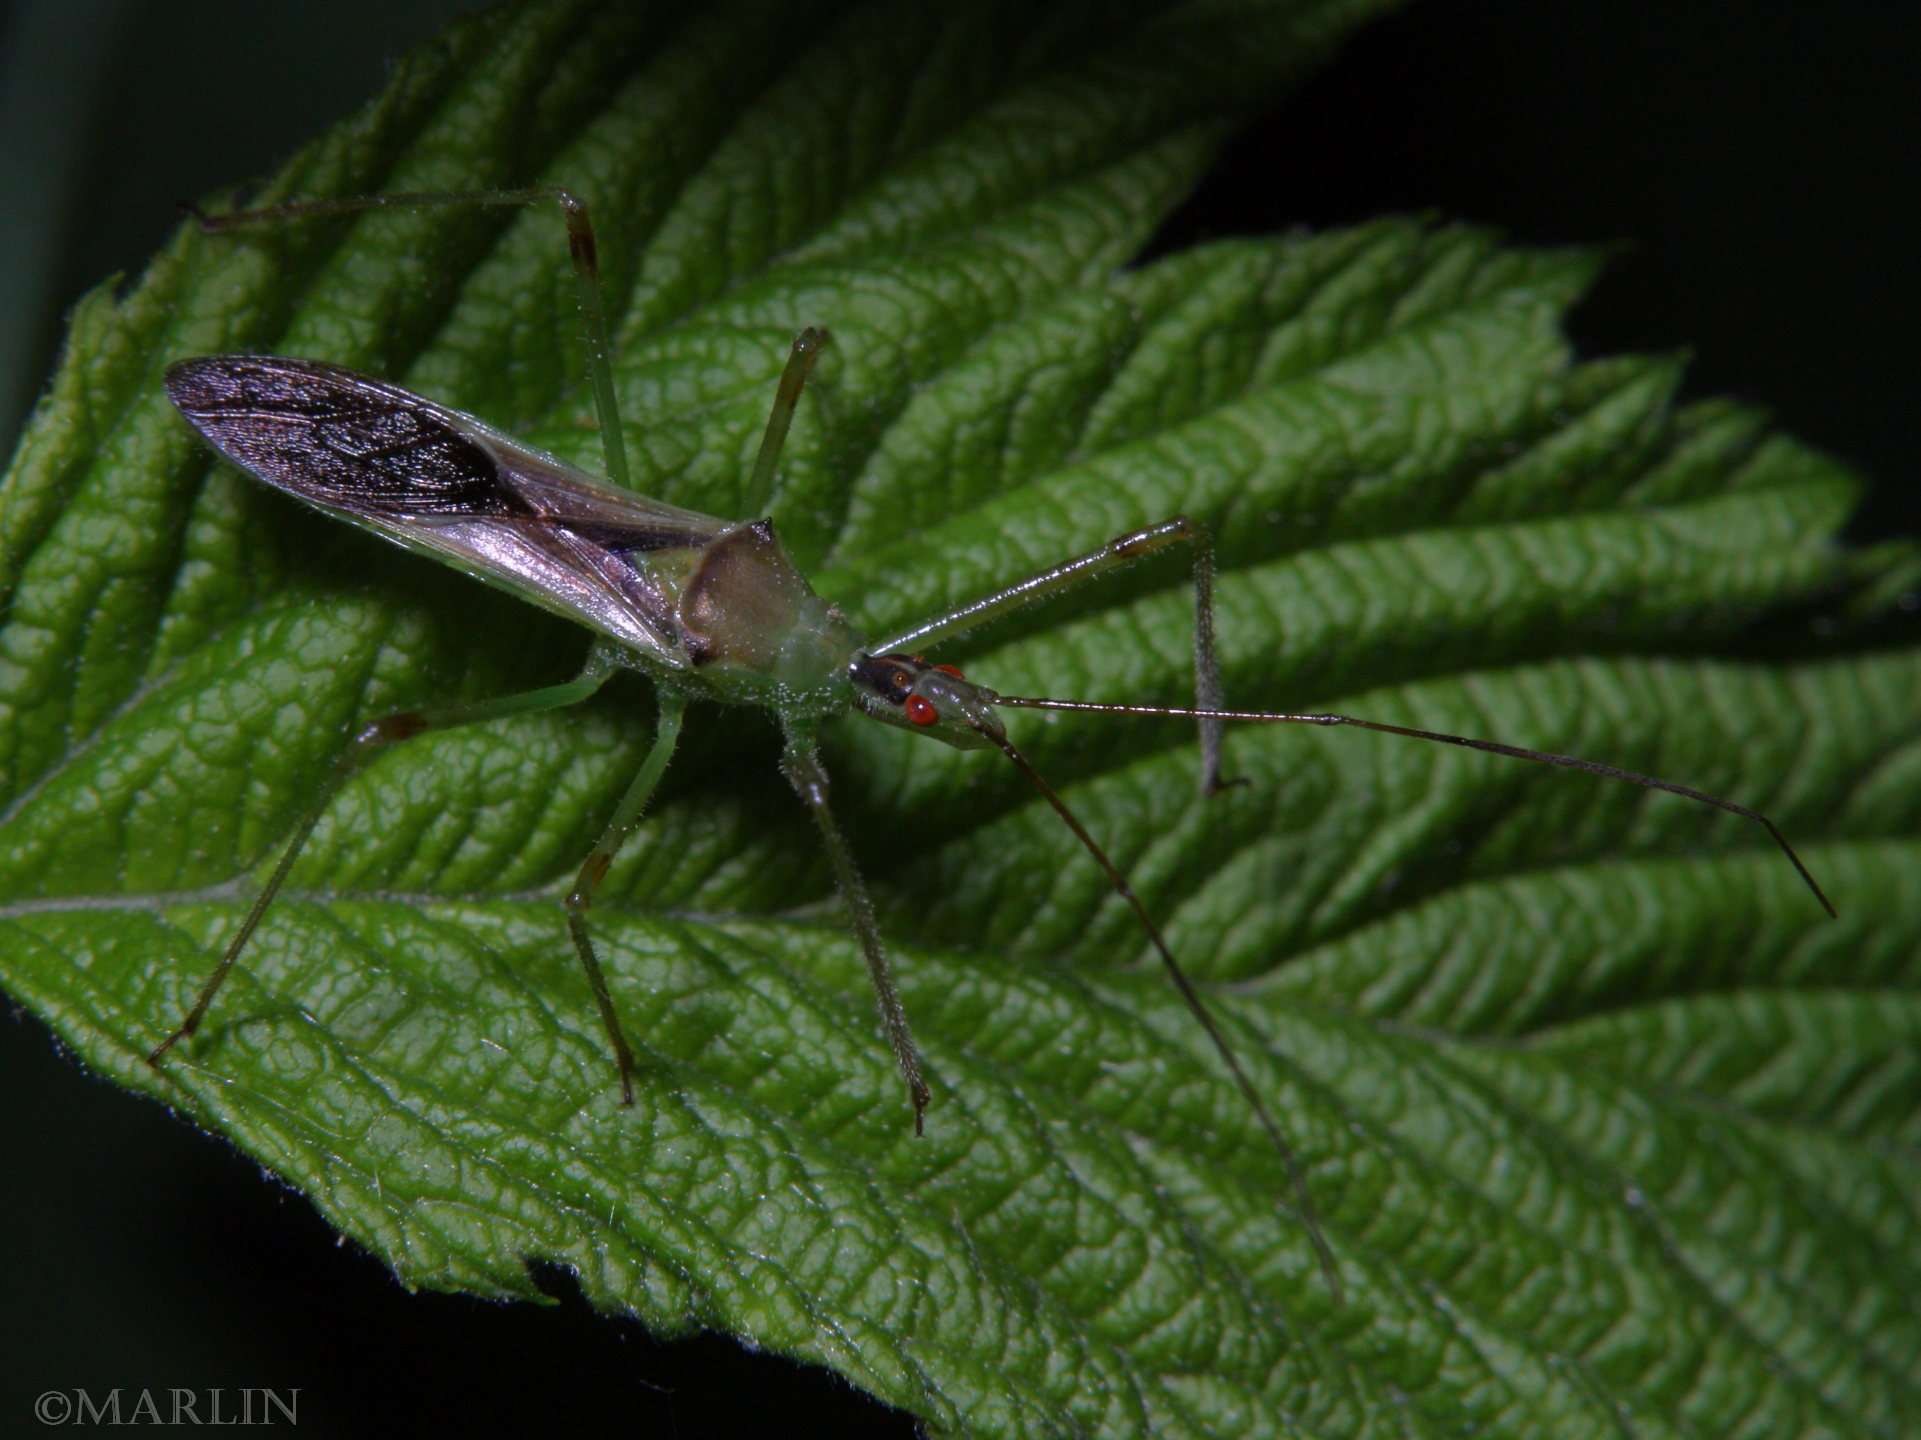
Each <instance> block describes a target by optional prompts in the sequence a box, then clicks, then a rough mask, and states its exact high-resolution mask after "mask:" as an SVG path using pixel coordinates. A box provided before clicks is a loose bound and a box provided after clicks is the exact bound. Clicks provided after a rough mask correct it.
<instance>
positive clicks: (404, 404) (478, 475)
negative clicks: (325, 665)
mask: <svg viewBox="0 0 1921 1440" xmlns="http://www.w3.org/2000/svg"><path fill="white" fill-rule="evenodd" d="M166 386H167V395H168V398H170V399H171V400H172V401H173V403H174V405H175V407H176V408H178V409H179V411H180V413H181V414H182V415H184V416H185V417H186V418H187V420H188V421H189V422H190V423H191V424H192V425H193V427H194V428H195V429H196V430H198V431H199V432H200V433H201V434H202V435H203V436H205V437H206V438H207V440H208V441H209V442H210V443H211V444H212V445H213V446H214V448H215V449H217V450H219V451H220V453H221V454H223V455H225V456H226V457H227V458H228V459H229V460H231V461H233V462H234V463H235V464H236V465H238V466H240V467H241V468H242V469H243V470H246V471H247V472H249V473H250V474H252V475H254V476H256V477H258V478H259V479H261V480H264V481H265V482H266V483H267V484H269V485H272V486H273V487H275V488H276V489H278V490H284V491H286V492H287V493H288V494H289V495H292V496H295V497H296V498H298V499H301V500H304V501H306V502H307V503H308V504H310V505H314V506H317V507H319V508H320V509H322V510H325V511H327V512H328V513H330V514H333V515H337V516H339V517H340V518H342V519H345V520H349V521H352V522H353V523H354V524H357V525H360V526H362V527H364V528H366V529H369V530H372V531H374V532H375V533H377V534H379V535H382V536H384V537H385V538H387V539H389V540H392V541H395V542H396V543H398V544H400V545H404V546H406V547H407V548H408V549H410V550H415V551H419V552H421V553H423V554H427V555H431V556H433V557H434V558H435V559H438V560H441V561H443V562H444V563H447V564H450V565H453V566H455V567H456V568H458V569H461V570H464V571H466V572H467V573H468V574H470V575H474V576H476V577H478V578H480V579H483V580H486V581H489V582H490V583H492V584H495V585H498V586H500V587H502V588H504V589H506V590H509V591H511V592H512V593H514V594H516V595H519V596H520V597H522V598H523V599H526V600H530V601H532V602H533V603H535V604H537V605H540V606H543V607H544V608H546V609H548V610H552V611H554V612H556V613H557V614H561V615H564V616H567V617H568V618H569V619H573V620H578V621H581V622H582V623H584V624H587V625H589V626H592V627H593V628H594V629H596V630H599V631H601V632H603V633H605V634H608V635H611V636H613V637H614V638H615V639H616V640H620V641H623V642H625V643H627V644H629V645H631V646H633V647H635V648H636V649H638V650H641V651H643V652H646V653H648V654H650V655H652V656H654V657H655V658H656V659H658V660H660V661H662V662H665V663H667V664H669V665H676V666H678V665H680V664H683V663H684V657H683V655H682V653H681V650H680V646H679V637H678V632H677V625H676V622H675V619H674V615H675V605H676V602H677V599H678V593H679V586H678V583H677V582H678V576H679V574H680V573H681V571H682V569H683V567H681V566H677V565H674V564H672V563H671V562H672V560H673V559H674V556H675V554H676V552H678V553H679V554H680V555H683V556H684V555H688V554H690V552H696V551H699V550H701V549H704V548H705V547H706V546H707V545H708V544H709V543H710V542H711V541H713V540H714V539H715V538H716V537H717V536H718V535H720V534H721V533H722V532H723V531H725V530H727V529H728V528H729V525H728V522H726V521H722V520H716V519H714V518H712V517H710V516H706V515H701V514H698V513H696V512H694V511H692V510H682V509H678V508H676V507H675V506H672V505H665V504H662V503H661V502H659V501H657V500H650V499H648V498H647V497H646V496H644V495H637V494H634V493H633V492H631V491H627V490H622V489H620V488H619V487H617V486H614V485H611V484H608V483H607V482H605V481H602V480H596V479H594V478H593V477H591V476H588V475H584V474H582V473H581V472H580V471H578V470H575V469H574V468H573V467H572V466H570V465H567V464H565V463H563V462H562V461H560V460H557V459H555V458H554V457H553V456H551V455H546V454H543V453H542V452H540V451H538V450H535V449H533V448H531V447H530V446H526V445H523V444H521V443H520V442H519V441H517V440H514V439H511V438H510V437H508V436H506V435H503V434H501V433H500V432H498V431H496V430H494V429H493V428H492V427H490V426H488V425H486V424H483V423H482V422H481V421H479V420H476V419H474V418H473V417H472V416H470V415H463V414H461V413H460V412H459V411H457V410H449V409H447V408H446V407H445V406H441V405H436V404H434V403H433V402H432V401H431V400H426V399H423V398H422V397H420V396H418V395H415V394H413V393H411V392H409V391H406V390H403V389H401V388H400V387H399V386H397V385H390V384H388V383H387V382H385V381H383V380H375V379H372V378H371V377H369V376H366V375H360V374H357V373H355V372H354V371H352V370H343V369H341V368H340V367H339V366H335V365H327V364H323V363H321V362H319V361H315V360H288V359H280V358H277V357H273V356H264V355H218V356H213V357H210V358H208V359H201V360H182V361H180V362H178V363H177V364H175V365H172V366H170V367H169V368H168V370H167V377H166Z"/></svg>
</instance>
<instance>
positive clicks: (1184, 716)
mask: <svg viewBox="0 0 1921 1440" xmlns="http://www.w3.org/2000/svg"><path fill="white" fill-rule="evenodd" d="M992 703H994V704H996V705H1012V706H1017V707H1019V708H1022V709H1026V710H1074V711H1078V712H1080V713H1083V714H1093V715H1155V716H1164V717H1166V718H1168V719H1171V720H1246V721H1266V722H1268V723H1270V724H1279V725H1351V726H1353V727H1355V728H1356V729H1360V730H1378V731H1380V732H1381V733H1382V734H1383V735H1405V736H1407V737H1408V738H1410V739H1413V740H1432V741H1434V742H1435V743H1437V744H1440V745H1460V746H1463V747H1464V748H1466V749H1469V750H1485V751H1487V752H1488V753H1489V754H1490V755H1506V756H1508V757H1509V758H1510V759H1513V760H1532V761H1535V762H1536V763H1537V764H1541V765H1559V766H1560V767H1561V768H1562V769H1563V770H1585V771H1586V772H1587V773H1588V774H1590V775H1605V776H1607V777H1609V778H1610V779H1614V780H1626V781H1629V782H1630V783H1632V784H1635V785H1642V786H1645V787H1646V788H1647V789H1649V790H1665V791H1666V792H1667V793H1668V794H1670V795H1679V796H1680V797H1681V798H1682V799H1683V800H1695V801H1698V802H1699V803H1701V804H1703V805H1712V806H1714V807H1715V809H1717V810H1725V811H1727V812H1728V813H1729V814H1730V815H1739V816H1741V817H1742V818H1743V819H1747V820H1752V821H1754V822H1755V823H1756V824H1757V825H1760V826H1761V827H1762V828H1763V829H1765V830H1766V831H1767V832H1768V834H1769V835H1771V836H1772V837H1773V838H1774V843H1775V844H1776V845H1779V846H1780V847H1781V853H1782V854H1783V855H1786V856H1787V857H1788V863H1789V864H1790V865H1792V866H1794V869H1795V873H1796V874H1798V875H1799V876H1800V877H1801V879H1802V880H1803V881H1805V882H1806V883H1807V887H1808V889H1810V890H1812V891H1813V892H1814V898H1815V899H1816V900H1819V901H1820V902H1821V908H1822V909H1823V910H1825V911H1827V912H1828V918H1829V919H1831V920H1832V919H1837V918H1839V917H1837V916H1836V915H1835V911H1834V905H1833V903H1832V902H1831V901H1829V899H1828V896H1827V892H1826V891H1825V890H1823V889H1822V888H1821V886H1820V884H1819V882H1817V881H1816V880H1815V878H1814V876H1813V874H1812V873H1810V871H1809V870H1808V867H1807V866H1806V865H1804V864H1802V863H1801V857H1800V856H1799V855H1797V854H1796V853H1795V850H1794V847H1793V846H1792V845H1790V844H1788V838H1787V836H1785V835H1783V834H1782V833H1781V832H1780V830H1779V829H1778V828H1777V827H1776V826H1775V823H1774V822H1773V821H1772V820H1770V819H1768V817H1767V816H1765V815H1763V814H1762V813H1761V812H1760V811H1759V810H1750V809H1749V808H1748V807H1747V806H1745V805H1736V804H1735V803H1734V802H1733V801H1732V800H1723V799H1722V798H1721V797H1720V796H1719V795H1709V794H1706V793H1704V792H1703V791H1700V790H1690V789H1688V787H1687V786H1685V785H1676V784H1675V783H1674V782H1673V781H1672V780H1661V779H1657V778H1656V777H1655V776H1652V775H1642V774H1638V773H1637V772H1635V771H1633V770H1621V769H1617V768H1616V767H1615V766H1613V765H1603V764H1601V763H1599V762H1598V761H1594V760H1577V759H1575V758H1574V756H1572V755H1556V754H1554V753H1553V752H1552V751H1548V750H1529V749H1526V748H1524V747H1522V746H1520V745H1502V744H1500V743H1499V742H1497V741H1494V740H1474V739H1470V738H1469V737H1467V736H1465V735H1445V734H1443V733H1441V732H1440V731H1439V730H1417V729H1415V728H1414V727H1413V726H1410V725H1386V724H1383V723H1382V722H1380V721H1378V720H1356V719H1355V718H1354V717H1353V716H1352V715H1286V714H1279V713H1274V712H1270V711H1265V710H1204V711H1203V710H1186V709H1181V708H1178V707H1174V706H1162V705H1099V704H1095V703H1092V702H1090V701H1085V700H1037V699H1032V698H1029V697H1025V696H1020V695H995V696H993V697H992Z"/></svg>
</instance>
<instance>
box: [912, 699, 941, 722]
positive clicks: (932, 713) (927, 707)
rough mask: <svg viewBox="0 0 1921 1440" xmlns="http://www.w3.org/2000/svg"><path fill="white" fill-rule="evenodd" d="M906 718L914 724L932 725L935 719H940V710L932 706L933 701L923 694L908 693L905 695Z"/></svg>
mask: <svg viewBox="0 0 1921 1440" xmlns="http://www.w3.org/2000/svg"><path fill="white" fill-rule="evenodd" d="M907 718H908V719H909V720H911V721H913V722H914V724H916V725H932V724H933V723H934V722H935V721H936V720H938V719H940V711H938V710H936V709H935V708H934V702H933V701H932V700H929V699H928V698H927V697H926V696H925V695H909V696H908V697H907Z"/></svg>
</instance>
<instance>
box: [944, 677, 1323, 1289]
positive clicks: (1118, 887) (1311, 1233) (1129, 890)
mask: <svg viewBox="0 0 1921 1440" xmlns="http://www.w3.org/2000/svg"><path fill="white" fill-rule="evenodd" d="M1005 703H1008V704H1014V703H1018V702H1014V701H1008V702H1005ZM1187 713H1188V715H1189V717H1190V718H1192V717H1193V715H1194V712H1193V711H1189V712H1187ZM1207 713H1208V714H1210V715H1212V714H1215V713H1218V712H1215V711H1209V712H1207ZM1230 718H1231V717H1230ZM974 728H975V729H976V730H978V731H980V733H981V734H983V735H985V736H986V737H987V738H988V739H990V740H992V741H993V742H994V743H995V744H996V745H998V746H999V747H1000V749H1001V752H1002V753H1003V754H1005V755H1006V756H1007V758H1008V759H1009V760H1012V761H1013V762H1014V764H1015V766H1016V767H1017V768H1018V769H1019V770H1020V772H1021V774H1023V775H1025V776H1026V777H1027V779H1028V782H1029V783H1030V784H1032V785H1033V787H1034V788H1035V789H1036V790H1038V791H1040V793H1041V797H1042V798H1043V799H1044V800H1046V801H1047V803H1048V804H1049V805H1052V806H1053V807H1054V813H1055V814H1056V815H1059V816H1060V817H1061V819H1062V820H1063V821H1065V822H1066V824H1067V828H1068V829H1069V830H1072V831H1073V832H1074V837H1075V838H1076V839H1077V840H1079V841H1080V842H1081V844H1082V845H1083V846H1084V847H1085V848H1086V850H1087V853H1088V854H1089V855H1092V856H1093V857H1094V863H1095V864H1097V865H1099V866H1100V867H1101V870H1102V871H1103V872H1104V873H1105V874H1106V876H1107V879H1108V882H1109V883H1110V884H1111V885H1113V887H1114V890H1115V892H1116V893H1117V894H1119V896H1120V897H1121V898H1122V899H1123V900H1125V901H1126V902H1127V903H1128V904H1129V905H1130V906H1132V907H1133V910H1134V914H1135V916H1136V917H1138V918H1139V920H1140V922H1141V928H1142V929H1144V930H1146V931H1147V938H1148V939H1149V940H1150V941H1152V942H1153V945H1154V950H1155V953H1156V954H1158V955H1159V956H1160V957H1161V964H1162V965H1164V966H1165V967H1166V968H1167V973H1168V976H1169V978H1171V979H1172V980H1173V982H1174V988H1175V989H1176V990H1178V991H1180V995H1181V999H1183V1000H1185V1001H1186V1002H1187V1008H1188V1009H1189V1010H1191V1011H1193V1013H1194V1018H1195V1019H1196V1020H1198V1021H1200V1022H1201V1028H1202V1029H1203V1030H1205V1031H1206V1032H1207V1038H1208V1039H1209V1040H1210V1041H1212V1042H1213V1044H1214V1049H1215V1050H1216V1051H1217V1052H1218V1053H1219V1055H1220V1057H1221V1059H1222V1061H1223V1062H1225V1064H1226V1065H1227V1068H1228V1070H1229V1071H1230V1072H1231V1073H1232V1074H1233V1076H1234V1083H1235V1084H1236V1085H1238V1086H1239V1087H1240V1090H1241V1094H1242V1095H1243V1096H1244V1097H1246V1100H1247V1103H1248V1104H1249V1105H1250V1106H1251V1107H1252V1108H1253V1111H1254V1114H1255V1116H1256V1117H1257V1118H1258V1119H1259V1120H1260V1122H1261V1128H1262V1129H1263V1130H1265V1131H1267V1138H1268V1139H1269V1141H1271V1142H1272V1143H1273V1146H1274V1149H1275V1151H1276V1152H1277V1153H1278V1154H1279V1155H1280V1157H1281V1164H1282V1165H1284V1166H1285V1167H1286V1169H1287V1178H1288V1183H1289V1184H1291V1185H1292V1186H1293V1187H1294V1204H1295V1208H1296V1209H1297V1210H1298V1211H1299V1212H1300V1217H1301V1223H1302V1224H1303V1225H1304V1226H1306V1227H1307V1234H1308V1238H1309V1239H1310V1240H1311V1241H1312V1242H1313V1244H1314V1255H1315V1258H1316V1259H1317V1260H1318V1261H1319V1262H1320V1266H1321V1278H1322V1279H1324V1280H1326V1281H1327V1288H1328V1290H1329V1291H1330V1292H1331V1293H1332V1294H1333V1296H1334V1303H1335V1304H1336V1305H1339V1304H1340V1303H1341V1302H1342V1290H1341V1276H1340V1272H1339V1270H1338V1269H1336V1268H1335V1264H1334V1252H1333V1251H1332V1250H1330V1249H1329V1248H1328V1244H1327V1237H1326V1236H1325V1235H1324V1234H1322V1233H1321V1216H1320V1212H1319V1211H1318V1210H1316V1209H1315V1208H1314V1197H1313V1196H1312V1195H1311V1194H1310V1193H1308V1188H1307V1176H1306V1175H1305V1174H1303V1173H1302V1171H1301V1162H1300V1158H1299V1157H1298V1156H1296V1155H1295V1153H1294V1147H1293V1146H1291V1145H1289V1144H1288V1143H1287V1136H1286V1135H1284V1134H1283V1133H1282V1132H1281V1127H1280V1125H1279V1124H1278V1123H1276V1121H1275V1119H1274V1117H1273V1115H1272V1114H1270V1113H1269V1112H1268V1108H1267V1105H1266V1103H1265V1102H1263V1101H1262V1099H1261V1093H1260V1091H1258V1090H1256V1089H1255V1088H1254V1082H1253V1081H1252V1080H1250V1079H1248V1078H1247V1072H1246V1071H1245V1070H1243V1069H1242V1068H1241V1062H1240V1058H1239V1057H1238V1056H1236V1055H1235V1053H1234V1050H1233V1047H1232V1046H1230V1045H1229V1044H1228V1043H1227V1037H1226V1036H1225V1035H1223V1034H1222V1033H1221V1027H1220V1026H1219V1025H1217V1024H1215V1023H1214V1016H1213V1015H1212V1014H1211V1013H1210V1012H1209V1010H1208V1008H1207V1005H1206V1004H1205V1003H1204V1002H1203V1001H1202V999H1201V992H1200V991H1198V990H1196V989H1195V988H1194V982H1193V981H1191V980H1189V979H1188V978H1187V972H1186V971H1185V970H1183V969H1182V968H1181V962H1180V961H1178V960H1176V959H1175V958H1174V952H1173V951H1172V950H1171V949H1169V948H1168V944H1167V939H1166V937H1165V936H1163V935H1162V934H1161V929H1160V926H1158V925H1156V924H1155V923H1154V917H1153V916H1151V915H1149V914H1148V913H1147V907H1146V906H1145V905H1143V904H1142V903H1141V899H1140V896H1138V895H1136V894H1135V893H1134V887H1133V886H1131V885H1129V884H1128V883H1127V877H1126V876H1124V875H1122V874H1121V872H1120V870H1119V868H1118V867H1117V866H1116V865H1115V864H1114V862H1113V861H1112V860H1110V859H1108V858H1107V852H1106V851H1105V850H1103V849H1101V847H1100V845H1099V844H1098V843H1097V842H1096V841H1095V839H1094V837H1093V836H1092V835H1090V834H1088V833H1087V827H1086V826H1084V825H1082V824H1081V822H1080V820H1079V818H1078V817H1077V816H1076V815H1075V814H1074V812H1073V811H1072V810H1069V809H1068V808H1067V802H1066V801H1065V800H1063V799H1061V797H1060V796H1059V795H1057V794H1055V793H1054V787H1053V786H1051V785H1049V784H1048V783H1047V782H1046V781H1045V780H1043V779H1042V778H1041V776H1040V772H1039V771H1038V770H1036V769H1035V768H1034V767H1033V766H1032V765H1030V764H1028V762H1027V757H1026V756H1024V755H1022V754H1021V753H1020V751H1018V750H1016V749H1015V748H1014V746H1013V743H1012V742H1011V741H1009V740H1008V738H1007V737H1006V736H1005V735H1001V734H997V733H996V732H995V731H993V730H990V729H988V728H987V727H986V726H984V725H976V726H975V727H974Z"/></svg>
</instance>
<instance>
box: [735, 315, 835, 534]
mask: <svg viewBox="0 0 1921 1440" xmlns="http://www.w3.org/2000/svg"><path fill="white" fill-rule="evenodd" d="M826 343H827V336H826V334H825V333H824V332H822V331H820V330H817V329H815V328H814V327H813V326H812V325H809V326H808V327H807V328H806V329H804V330H802V331H801V332H800V334H798V335H796V336H795V337H794V348H793V349H792V350H791V351H789V352H788V355H787V366H786V368H785V369H784V370H782V371H781V372H780V386H779V388H778V389H777V390H775V391H774V408H773V409H772V410H770V411H769V412H768V414H767V428H766V429H765V430H764V431H762V432H761V437H760V453H759V454H758V455H756V456H755V457H754V469H753V473H752V474H751V475H750V476H749V477H748V480H747V496H746V502H745V504H743V505H742V507H741V512H740V513H741V514H742V515H745V516H747V517H748V518H749V519H759V518H760V517H761V516H762V515H764V514H766V513H767V507H768V505H769V504H771V503H772V501H773V498H774V467H775V466H776V465H778V464H779V463H780V449H781V446H783V445H785V444H786V443H787V430H788V427H789V426H791V425H792V424H793V423H794V407H795V406H796V405H798V404H799V403H800V390H801V386H803V385H805V384H806V383H807V376H808V374H809V373H810V372H811V371H812V370H813V368H814V361H815V360H817V359H818V358H820V350H821V346H823V345H825V344H826Z"/></svg>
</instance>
